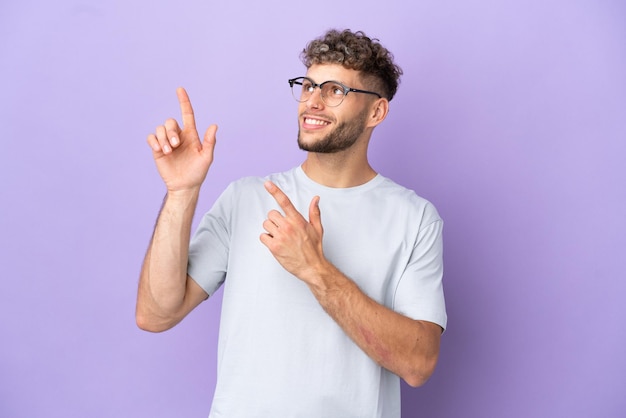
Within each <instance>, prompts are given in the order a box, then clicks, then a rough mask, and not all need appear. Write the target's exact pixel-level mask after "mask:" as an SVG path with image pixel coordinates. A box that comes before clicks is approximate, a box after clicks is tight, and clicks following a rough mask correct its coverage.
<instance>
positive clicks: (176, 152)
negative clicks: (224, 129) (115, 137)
mask: <svg viewBox="0 0 626 418" xmlns="http://www.w3.org/2000/svg"><path fill="white" fill-rule="evenodd" d="M176 94H177V96H178V102H179V103H180V110H181V113H182V122H183V127H182V129H181V128H180V127H179V125H178V122H176V120H175V119H168V120H166V121H165V124H163V125H160V126H157V127H156V129H155V132H154V133H152V134H150V135H148V139H147V142H148V145H150V148H152V155H153V157H154V161H155V162H156V165H157V169H158V170H159V174H160V175H161V178H162V179H163V181H164V182H165V186H166V187H167V190H168V192H176V191H186V190H191V189H195V188H199V187H200V185H201V184H202V182H203V181H204V179H205V177H206V175H207V172H208V171H209V167H210V166H211V163H212V162H213V150H214V149H215V134H216V132H217V125H211V126H209V128H208V129H207V130H206V133H205V134H204V139H203V141H202V142H200V137H199V136H198V130H197V129H196V120H195V117H194V113H193V108H192V107H191V101H190V100H189V96H188V95H187V92H186V91H185V89H183V88H182V87H180V88H178V89H177V90H176Z"/></svg>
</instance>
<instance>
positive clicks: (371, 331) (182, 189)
mask: <svg viewBox="0 0 626 418" xmlns="http://www.w3.org/2000/svg"><path fill="white" fill-rule="evenodd" d="M307 76H308V77H310V78H312V79H313V80H315V81H316V82H318V83H319V82H322V81H326V80H336V81H339V82H341V83H343V84H345V85H348V86H350V87H354V88H358V89H367V87H368V86H365V85H363V84H362V83H361V78H360V76H359V73H358V72H356V71H354V70H348V69H345V68H343V67H342V66H340V65H328V64H326V65H314V66H312V67H311V68H309V70H308V71H307ZM177 93H178V98H179V102H180V105H181V111H182V114H183V118H182V120H183V127H182V129H181V128H180V127H179V126H178V124H177V123H176V121H174V120H173V119H169V120H167V121H166V122H165V124H164V125H163V126H159V127H157V129H156V131H155V133H154V134H151V135H149V136H148V144H149V145H150V147H151V148H152V152H153V156H154V158H155V161H156V164H157V168H158V170H159V173H160V174H161V177H162V178H163V181H164V182H165V184H166V186H167V190H168V193H167V196H166V198H165V201H164V204H163V208H162V210H161V213H160V215H159V218H158V220H157V224H156V227H155V231H154V235H153V237H152V240H151V243H150V246H149V248H148V252H147V254H146V257H145V260H144V264H143V268H142V271H141V276H140V282H139V291H138V298H137V315H136V317H137V324H138V325H139V327H140V328H142V329H145V330H148V331H153V332H158V331H163V330H166V329H169V328H171V327H172V326H174V325H176V324H177V323H178V322H180V321H181V320H182V319H183V318H184V317H185V316H186V315H187V314H188V313H189V312H190V311H191V310H192V309H193V308H195V307H196V306H197V305H198V304H199V303H201V302H202V301H203V300H204V299H206V298H207V294H206V293H205V292H204V291H203V290H202V289H201V288H200V287H199V286H198V285H197V284H196V283H195V282H194V281H193V280H192V279H191V278H190V277H188V276H187V274H186V264H187V251H188V245H189V237H190V228H191V220H192V218H193V213H194V211H195V207H196V203H197V199H198V193H199V190H200V186H201V184H202V183H203V181H204V179H205V177H206V174H207V172H208V170H209V167H210V165H211V162H212V161H213V149H214V146H215V133H216V130H217V127H216V126H214V125H213V126H211V127H209V129H208V130H207V131H206V134H205V136H204V140H203V141H202V142H200V139H199V136H198V134H197V130H196V127H195V120H194V116H193V110H192V108H191V103H190V102H189V98H188V97H187V94H186V92H185V91H184V90H183V89H179V90H178V92H177ZM388 111H389V103H388V101H387V100H386V99H384V98H381V99H378V98H376V97H375V96H372V95H365V94H358V93H350V94H348V95H347V96H346V98H345V99H344V101H343V103H342V104H341V105H340V106H338V107H327V106H325V105H324V103H323V102H322V100H321V97H320V94H319V89H316V90H315V92H314V94H313V96H312V97H311V98H310V99H309V100H308V101H306V102H304V103H300V105H299V107H298V124H299V130H300V133H299V139H298V141H299V144H300V146H301V147H310V148H311V149H314V148H315V145H316V144H318V143H320V142H322V141H325V140H327V139H328V138H333V132H337V131H338V130H341V129H342V128H338V127H341V126H347V125H350V126H351V127H352V128H355V127H356V128H357V129H356V131H355V132H356V134H355V135H354V136H355V138H353V143H352V145H350V146H348V147H347V148H345V149H343V150H339V151H334V152H309V153H308V154H307V158H306V160H305V161H304V163H303V164H302V168H303V170H304V171H305V173H306V174H307V176H309V177H310V178H311V179H312V180H314V181H316V182H318V183H320V184H323V185H326V186H329V187H353V186H358V185H361V184H364V183H366V182H368V181H369V180H371V179H372V178H374V177H375V176H376V172H375V171H374V170H373V169H372V167H371V166H370V164H369V162H368V160H367V147H368V144H369V140H370V137H371V134H372V131H373V129H374V128H375V127H376V126H378V124H380V123H381V122H382V121H383V120H384V119H385V117H386V116H387V114H388ZM357 115H362V116H363V117H362V121H358V123H357V122H355V118H357ZM357 119H358V118H357ZM316 121H317V122H316ZM320 121H321V122H322V123H320ZM353 131H354V129H353ZM340 139H341V138H338V139H337V140H340ZM265 188H266V190H267V192H268V193H269V194H270V195H271V196H272V197H273V198H274V199H275V201H276V203H277V209H276V210H272V211H270V212H269V213H268V215H267V219H266V220H265V221H264V222H263V228H264V230H265V233H263V234H262V235H261V236H260V240H261V242H262V243H263V244H264V245H265V246H266V247H267V248H268V250H269V251H270V252H271V253H272V254H273V256H274V257H275V258H276V260H277V261H278V262H279V263H280V264H281V265H282V266H283V268H285V269H286V270H287V271H289V272H290V273H292V274H293V275H294V276H296V277H297V278H298V279H300V280H302V281H303V282H304V283H306V284H307V286H308V287H309V289H310V290H311V292H312V294H313V295H314V296H315V298H316V299H317V300H318V302H319V303H320V305H321V306H322V307H323V308H324V310H325V311H326V312H327V313H328V315H330V316H331V317H332V318H333V320H334V321H335V322H336V323H337V324H338V325H339V326H340V327H341V328H342V329H343V330H344V332H345V333H346V334H347V335H348V336H349V337H350V338H351V339H352V340H353V341H354V342H355V343H356V344H357V345H358V346H359V347H360V348H361V349H362V350H363V351H364V352H365V353H366V354H367V355H368V356H370V357H371V358H372V359H373V360H374V361H376V362H377V363H378V364H380V365H381V366H382V367H385V368H386V369H388V370H390V371H392V372H393V373H396V374H397V375H398V376H400V377H401V378H403V379H404V380H405V381H406V382H407V383H408V384H409V385H411V386H420V385H422V384H423V383H425V382H426V380H428V378H429V377H430V375H431V374H432V372H433V371H434V369H435V366H436V363H437V358H438V354H439V344H440V336H441V332H442V329H441V328H440V327H439V326H438V325H436V324H433V323H430V322H426V321H416V320H413V319H410V318H407V317H405V316H403V315H401V314H399V313H397V312H395V311H393V310H391V309H389V308H387V307H385V306H383V305H380V304H379V303H377V302H376V301H374V300H373V299H371V298H370V297H369V296H367V295H366V294H365V293H363V292H362V291H361V290H360V289H359V287H358V286H357V285H356V284H355V282H354V281H353V280H351V279H350V278H349V277H347V276H345V275H344V274H343V273H341V272H340V271H339V270H338V269H337V268H336V267H335V266H334V265H332V264H331V263H330V262H329V261H328V260H327V259H326V257H325V256H324V251H323V247H322V239H323V234H324V228H323V226H322V215H321V213H320V208H319V197H318V196H316V197H314V198H313V199H312V200H311V203H310V206H309V213H308V214H307V215H308V219H306V218H305V217H304V216H303V215H302V214H301V213H299V212H298V211H297V210H296V209H295V208H294V206H293V204H292V203H291V201H290V200H289V198H288V196H286V195H285V194H284V193H283V192H282V190H280V189H279V188H278V187H277V186H276V185H275V184H273V183H272V182H269V181H268V182H266V183H265ZM278 209H280V210H278Z"/></svg>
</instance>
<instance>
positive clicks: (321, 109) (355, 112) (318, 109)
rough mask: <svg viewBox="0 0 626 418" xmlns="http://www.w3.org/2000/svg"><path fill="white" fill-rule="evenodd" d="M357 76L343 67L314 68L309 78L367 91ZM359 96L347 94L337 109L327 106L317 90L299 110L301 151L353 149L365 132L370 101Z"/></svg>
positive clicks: (361, 95) (330, 151)
mask: <svg viewBox="0 0 626 418" xmlns="http://www.w3.org/2000/svg"><path fill="white" fill-rule="evenodd" d="M358 74H359V73H358V72H357V71H354V70H349V69H346V68H344V67H342V66H341V65H335V64H324V65H313V66H311V67H310V68H309V70H308V71H307V74H306V76H307V77H309V78H310V79H312V80H313V81H314V82H315V83H318V84H320V83H323V82H325V81H328V80H333V81H339V82H340V83H342V84H344V85H346V86H348V87H352V88H357V89H367V86H363V85H362V84H361V81H360V80H359V77H358ZM368 96H369V95H364V94H360V93H350V94H348V95H347V96H346V97H345V98H344V100H343V102H342V103H341V104H340V105H339V106H336V107H330V106H327V105H326V104H325V103H324V102H323V100H322V97H321V95H320V89H319V88H315V91H314V92H313V95H312V96H311V97H310V98H309V100H307V101H306V102H302V103H300V105H299V107H298V114H299V117H298V126H299V131H298V146H299V147H300V149H302V150H304V151H309V152H317V153H335V152H339V151H344V150H346V149H348V148H350V147H351V146H352V145H354V143H355V142H357V140H358V139H359V138H360V137H361V135H362V134H363V132H364V131H365V128H366V121H367V115H368V112H369V106H368V105H369V104H370V102H371V100H372V99H371V98H370V97H368Z"/></svg>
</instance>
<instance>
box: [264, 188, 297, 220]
mask: <svg viewBox="0 0 626 418" xmlns="http://www.w3.org/2000/svg"><path fill="white" fill-rule="evenodd" d="M265 189H266V190H267V191H268V192H269V194H271V195H272V197H273V198H274V200H276V203H278V205H279V206H280V207H281V209H282V210H283V211H284V212H285V215H286V216H302V215H300V212H298V210H297V209H296V208H295V207H294V206H293V204H292V203H291V200H289V198H288V197H287V195H286V194H285V193H283V191H282V190H280V189H279V188H278V186H276V185H275V184H274V183H272V182H271V181H266V182H265Z"/></svg>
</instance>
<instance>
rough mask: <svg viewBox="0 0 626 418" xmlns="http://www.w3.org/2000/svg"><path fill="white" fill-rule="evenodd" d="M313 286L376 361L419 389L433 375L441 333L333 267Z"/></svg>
mask: <svg viewBox="0 0 626 418" xmlns="http://www.w3.org/2000/svg"><path fill="white" fill-rule="evenodd" d="M314 283H316V284H315V285H310V288H311V290H312V291H313V294H314V295H315V297H316V298H317V300H318V301H319V303H320V304H321V305H322V307H323V308H324V310H325V311H326V312H327V313H328V314H329V315H330V316H331V317H332V318H333V319H334V320H335V322H337V323H338V324H339V326H341V328H342V329H343V330H344V332H345V333H346V334H347V335H348V336H349V337H350V338H351V339H352V340H353V341H354V342H355V343H356V344H357V345H358V346H359V347H360V348H361V349H362V350H363V351H364V352H365V353H366V354H367V355H368V356H369V357H370V358H372V359H373V360H374V361H376V362H377V363H378V364H379V365H381V366H382V367H384V368H386V369H388V370H390V371H391V372H393V373H395V374H397V375H398V376H400V377H401V378H403V379H404V380H405V381H406V382H407V383H408V384H409V385H411V386H420V385H422V384H423V383H425V382H426V380H428V378H429V377H430V375H431V374H432V372H433V371H434V368H435V365H436V363H437V358H438V354H439V336H440V333H441V329H440V328H439V327H438V326H436V325H434V324H432V323H424V322H421V321H415V320H413V319H411V318H408V317H406V316H404V315H401V314H399V313H397V312H395V311H393V310H391V309H389V308H387V307H385V306H384V305H381V304H379V303H377V302H376V301H375V300H373V299H371V298H370V297H369V296H367V295H366V294H365V293H363V292H362V291H361V290H360V289H359V287H358V286H357V285H356V284H355V283H354V282H353V281H352V280H350V279H349V278H348V277H346V276H345V275H343V274H342V273H341V272H339V271H338V270H337V269H336V268H334V266H329V267H328V268H326V269H325V270H324V272H323V273H321V274H320V275H319V276H318V280H317V281H315V282H314Z"/></svg>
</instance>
